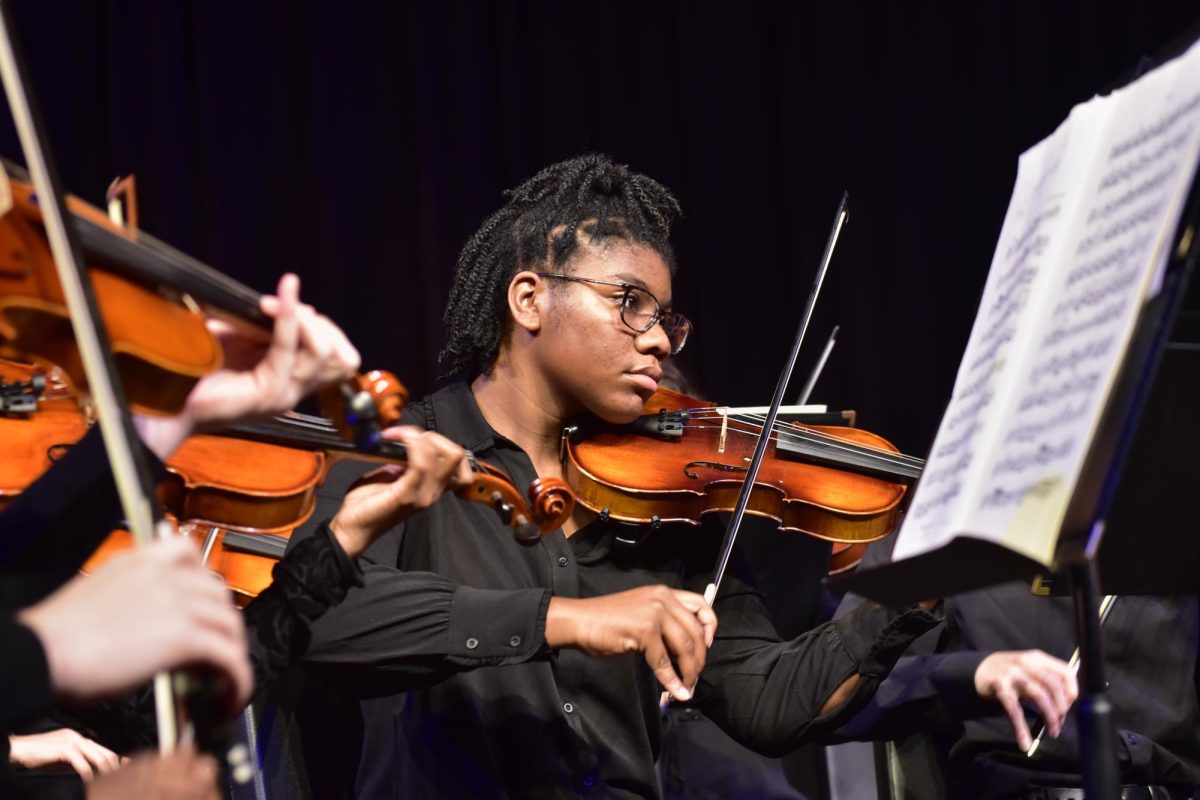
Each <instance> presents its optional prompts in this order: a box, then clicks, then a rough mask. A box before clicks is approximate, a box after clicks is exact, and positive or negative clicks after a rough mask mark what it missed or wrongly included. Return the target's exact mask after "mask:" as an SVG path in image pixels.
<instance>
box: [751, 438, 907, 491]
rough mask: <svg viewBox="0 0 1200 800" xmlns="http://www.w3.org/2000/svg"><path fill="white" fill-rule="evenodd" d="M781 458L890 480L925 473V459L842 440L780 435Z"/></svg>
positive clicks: (779, 452)
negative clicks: (882, 451) (795, 438)
mask: <svg viewBox="0 0 1200 800" xmlns="http://www.w3.org/2000/svg"><path fill="white" fill-rule="evenodd" d="M775 453H776V455H777V456H778V457H780V458H786V459H790V460H795V461H803V462H805V463H809V464H817V465H819V466H828V467H836V468H838V469H844V470H847V471H849V472H858V473H862V474H863V475H870V476H872V477H876V478H884V479H886V480H892V481H901V482H904V483H909V482H912V481H915V480H916V479H917V478H919V477H920V476H921V469H922V467H923V466H924V462H922V461H921V460H920V459H915V458H911V457H906V456H902V455H900V454H898V453H897V454H894V455H893V454H890V453H881V452H880V451H878V450H876V449H875V448H871V447H860V446H857V445H853V444H850V443H848V442H842V441H838V440H830V441H826V440H813V439H799V440H790V441H789V440H787V439H784V438H783V437H780V438H779V440H777V441H776V443H775Z"/></svg>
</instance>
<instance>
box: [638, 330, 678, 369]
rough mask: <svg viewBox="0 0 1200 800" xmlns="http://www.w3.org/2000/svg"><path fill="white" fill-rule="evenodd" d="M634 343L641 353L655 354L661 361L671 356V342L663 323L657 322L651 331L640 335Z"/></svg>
mask: <svg viewBox="0 0 1200 800" xmlns="http://www.w3.org/2000/svg"><path fill="white" fill-rule="evenodd" d="M634 343H635V345H636V346H637V350H638V352H639V353H647V354H653V355H655V356H656V357H657V358H658V359H659V360H660V361H661V360H662V359H664V358H666V357H667V356H669V355H671V340H670V339H668V338H667V332H666V330H665V329H664V328H663V326H662V322H655V323H654V324H653V325H651V326H650V328H649V330H645V331H642V332H641V333H639V334H638V335H637V338H636V339H634Z"/></svg>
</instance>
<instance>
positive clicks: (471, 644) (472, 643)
mask: <svg viewBox="0 0 1200 800" xmlns="http://www.w3.org/2000/svg"><path fill="white" fill-rule="evenodd" d="M476 647H479V640H478V639H476V638H475V637H474V636H472V637H471V638H470V639H467V649H468V650H474V649H475V648H476Z"/></svg>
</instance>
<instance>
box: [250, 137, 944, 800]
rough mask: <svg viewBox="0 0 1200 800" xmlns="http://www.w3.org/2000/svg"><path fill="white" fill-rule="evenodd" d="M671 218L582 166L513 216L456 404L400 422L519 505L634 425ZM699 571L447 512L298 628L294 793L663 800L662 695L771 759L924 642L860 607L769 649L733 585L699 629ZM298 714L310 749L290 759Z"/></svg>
mask: <svg viewBox="0 0 1200 800" xmlns="http://www.w3.org/2000/svg"><path fill="white" fill-rule="evenodd" d="M678 213H679V206H678V204H677V202H676V200H675V198H674V197H673V196H672V195H671V194H670V193H669V192H668V191H667V190H666V189H665V188H664V187H663V186H661V185H660V184H658V183H656V182H655V181H653V180H651V179H649V178H647V177H645V176H643V175H639V174H636V173H633V172H631V171H630V170H629V169H628V168H626V167H624V166H621V165H618V164H615V163H613V162H612V161H610V160H609V159H608V158H606V157H604V156H596V155H592V156H584V157H580V158H575V159H571V160H569V161H565V162H562V163H559V164H555V165H553V166H551V167H548V168H547V169H545V170H543V171H542V172H540V173H538V174H537V175H536V176H534V177H533V178H531V179H530V180H528V181H527V182H525V183H524V184H522V185H521V186H519V187H517V188H516V189H515V190H513V191H511V192H509V193H508V202H507V203H506V204H505V205H504V206H503V207H502V208H501V209H500V210H499V211H497V212H496V213H495V214H494V215H492V216H491V217H490V218H489V219H488V220H487V221H486V222H485V223H484V224H483V226H482V227H481V228H480V229H479V231H477V232H476V233H475V234H474V235H473V236H472V237H471V238H470V239H469V240H468V242H467V244H466V245H465V247H464V248H463V250H462V252H461V254H460V256H459V259H458V266H457V272H456V275H455V280H454V285H453V288H452V290H451V294H450V300H449V303H448V305H447V309H446V313H445V320H446V324H447V333H448V337H449V341H448V344H447V346H446V349H445V351H444V352H443V358H444V360H445V362H446V364H447V366H448V367H449V368H450V370H451V371H452V373H453V374H454V375H455V376H457V378H458V380H459V382H457V383H454V384H452V385H450V386H449V387H447V388H445V389H443V390H441V391H439V392H436V393H434V394H432V395H430V396H429V397H427V398H425V399H424V400H423V401H421V402H419V403H413V404H410V406H409V410H408V414H407V417H406V421H408V422H412V423H413V424H416V425H419V426H421V427H424V428H426V429H427V430H436V431H438V432H440V433H442V434H444V435H445V436H446V437H448V438H449V439H451V440H452V441H454V442H456V443H458V444H460V445H463V446H465V447H467V448H469V449H470V450H473V451H474V452H475V453H477V454H478V455H480V456H481V457H483V458H485V459H487V460H488V461H491V462H493V463H497V464H498V465H500V466H502V467H503V468H505V469H506V470H507V471H508V472H509V474H510V475H512V476H514V478H516V480H517V481H518V482H519V483H520V482H523V481H527V480H532V479H533V478H534V477H535V476H549V477H560V476H561V475H562V465H561V463H560V461H559V441H560V435H561V432H562V430H563V427H564V426H565V425H566V424H568V423H569V422H572V421H577V420H579V419H587V418H593V419H599V420H602V421H604V422H608V423H618V424H619V423H628V422H631V421H633V420H634V419H635V418H636V417H638V415H639V414H641V412H642V407H643V403H644V402H645V401H646V399H647V398H649V397H650V395H651V394H652V393H653V392H654V391H655V389H656V387H657V385H658V382H659V379H660V377H661V374H662V369H661V366H660V364H661V362H662V361H663V360H664V359H666V358H667V357H668V356H669V355H670V354H672V353H673V352H677V351H678V350H679V348H681V347H682V346H683V345H684V343H685V340H686V337H687V335H688V332H689V329H690V323H688V321H687V320H686V319H685V318H684V317H682V316H681V315H680V314H677V313H675V312H673V310H672V303H671V298H672V273H673V271H674V258H673V255H672V250H671V245H670V242H669V239H668V235H669V232H670V227H671V223H672V221H673V219H674V218H675V217H676V215H677V214H678ZM354 477H355V475H354V473H353V471H352V470H346V471H344V472H343V473H342V474H340V475H338V474H335V475H333V476H331V478H330V480H329V481H328V482H327V483H326V485H325V487H324V493H323V495H322V502H321V505H320V507H319V509H318V511H317V514H316V515H315V516H314V519H319V518H330V517H332V519H333V522H332V523H331V526H332V527H334V528H335V529H336V528H337V527H338V526H339V524H340V523H339V520H340V518H341V517H342V515H343V513H344V508H343V509H340V510H339V503H341V499H342V498H341V491H340V489H339V485H341V486H345V485H347V484H348V483H349V482H351V481H353V479H354ZM300 540H301V536H300V534H299V532H298V534H297V535H296V536H295V537H293V541H294V542H296V541H300ZM632 540H637V541H638V543H637V544H636V545H634V544H629V543H628V542H630V541H632ZM715 556H716V541H715V540H709V541H706V540H705V538H704V537H702V536H697V535H696V532H695V529H692V528H688V529H686V530H676V529H673V528H671V526H663V527H662V528H660V529H658V530H654V531H651V530H649V529H648V526H647V527H646V528H637V529H630V528H627V527H624V526H619V525H617V524H615V523H613V522H611V521H609V520H605V519H602V518H599V517H595V516H594V515H589V514H588V513H587V512H584V511H581V510H577V512H576V514H575V516H574V517H573V518H572V519H571V520H570V521H569V522H568V523H567V524H566V525H564V526H563V528H562V529H561V530H560V531H556V532H554V533H553V534H551V535H548V536H545V537H543V538H542V539H541V540H540V541H538V542H536V543H535V544H533V545H532V546H524V545H521V544H519V543H517V542H514V541H513V540H512V537H511V536H507V535H504V534H503V533H502V531H501V530H499V529H498V525H497V523H495V522H494V521H493V520H492V519H489V518H488V515H487V514H485V513H483V512H482V510H481V509H475V508H471V507H470V506H469V505H468V504H464V503H461V502H459V501H458V500H456V499H454V498H452V497H443V498H441V499H440V500H438V501H437V502H436V503H434V504H433V506H432V508H430V509H429V510H428V511H426V512H423V513H419V514H415V515H413V516H412V517H411V518H410V519H408V520H407V521H406V522H405V523H403V524H402V525H399V526H397V527H396V528H395V529H393V530H392V531H389V532H388V533H386V534H384V535H383V536H381V537H380V538H379V539H378V540H377V541H376V542H375V543H374V544H373V545H372V546H371V547H370V548H369V549H368V551H367V552H366V554H365V555H364V558H363V562H364V570H363V571H364V583H365V586H364V587H362V588H361V589H353V590H351V592H350V593H349V594H348V596H347V598H346V600H345V602H343V603H342V604H341V605H339V606H338V607H337V608H335V609H332V610H331V611H330V612H329V613H328V614H326V615H325V616H324V617H322V619H320V620H318V621H317V623H316V624H315V626H314V628H313V639H312V643H311V645H310V647H309V650H308V652H307V653H306V655H305V662H306V664H307V666H308V668H309V669H308V672H309V680H310V686H309V688H308V691H307V692H306V699H305V700H302V702H301V703H300V705H299V707H298V709H297V712H296V713H297V717H296V718H297V719H298V720H300V721H301V724H300V726H299V730H298V733H299V735H300V737H301V744H302V745H305V746H307V745H310V744H315V743H316V741H315V740H316V737H317V736H319V744H320V747H319V748H314V749H311V750H309V751H308V752H307V753H306V754H305V757H304V765H305V766H307V768H308V771H309V776H308V777H309V780H310V784H309V790H310V791H311V792H312V794H313V795H314V796H320V797H330V796H335V795H337V794H338V793H341V794H351V793H353V794H356V795H358V796H369V797H398V798H399V797H414V796H438V797H528V796H570V795H575V794H583V795H593V796H639V797H654V796H657V795H658V786H657V780H656V778H655V771H654V759H655V757H656V755H657V751H658V745H659V736H660V730H659V725H660V722H659V710H658V708H659V707H658V702H659V694H660V692H661V691H662V689H663V688H665V689H666V690H667V691H669V692H670V694H671V695H672V696H673V697H674V698H675V699H677V700H680V701H691V702H694V703H695V704H696V705H697V706H698V707H700V708H702V709H703V710H704V711H705V713H706V714H708V715H710V716H711V717H712V718H713V719H715V720H716V721H718V723H719V724H720V725H721V726H722V727H723V728H725V729H726V730H727V731H729V732H730V733H731V734H733V735H734V736H735V737H736V738H737V739H739V740H740V741H742V742H744V743H746V744H748V745H750V746H752V747H754V748H755V749H758V750H762V751H766V752H775V753H778V752H782V751H786V750H788V749H791V748H794V747H795V746H796V745H798V744H799V743H800V742H802V741H803V740H804V739H805V738H806V737H808V736H810V735H812V734H813V733H814V732H816V731H817V730H820V729H824V728H826V727H830V726H836V725H837V724H838V723H839V722H840V721H841V720H842V719H844V718H845V717H847V716H848V715H849V714H850V713H851V712H852V711H853V709H854V708H855V707H857V706H858V705H859V704H860V703H861V701H862V699H863V698H864V697H865V696H866V695H867V694H869V693H870V692H871V691H872V689H873V688H874V686H875V685H876V684H877V682H878V681H879V680H880V678H881V677H882V676H883V675H885V674H886V673H887V671H888V669H889V668H890V666H891V664H892V662H893V661H894V660H895V658H897V657H898V656H899V654H900V653H901V651H903V649H904V648H905V646H907V644H908V643H909V642H910V641H911V640H912V639H913V638H915V637H916V636H917V635H919V634H920V633H921V632H922V631H924V630H925V629H927V628H928V627H930V626H931V625H933V624H934V623H935V618H934V617H933V616H932V615H931V614H930V613H928V612H927V611H925V610H923V609H920V608H915V607H914V608H912V609H908V610H905V611H902V612H896V611H890V610H884V609H877V608H863V609H862V610H861V611H860V612H859V613H857V614H855V615H853V617H851V618H847V619H846V620H843V621H840V622H837V623H832V624H828V625H825V626H822V627H819V628H817V629H815V630H812V631H810V632H808V633H805V634H802V635H800V636H799V637H798V638H796V639H794V640H792V641H782V640H781V639H780V637H779V636H778V634H777V633H776V631H775V629H774V627H773V626H772V624H771V622H770V620H769V618H768V616H767V615H765V614H764V613H763V606H762V601H761V597H760V596H759V595H758V593H757V592H756V591H755V588H754V586H753V585H752V584H751V583H749V582H747V581H746V580H744V577H745V576H744V575H743V574H736V575H734V576H733V578H732V580H730V579H727V583H726V584H724V587H723V591H722V593H721V594H719V595H718V597H717V600H716V603H715V605H714V607H713V608H709V607H708V606H707V605H706V604H705V603H704V602H703V598H702V597H701V596H700V595H699V594H697V593H695V591H693V590H698V589H702V588H703V586H704V584H705V583H706V582H707V581H708V580H709V579H710V578H711V574H712V569H713V566H714V562H715ZM734 572H735V573H737V572H739V570H738V569H737V568H736V566H735V569H734ZM718 617H720V625H719V626H718V624H717V618H718ZM318 682H319V683H318ZM333 687H336V688H337V690H339V691H340V692H341V693H342V694H343V696H346V695H348V696H349V697H348V698H346V699H348V700H357V701H360V703H359V704H358V705H355V706H354V707H353V710H352V713H353V717H358V716H359V715H360V714H361V721H362V727H361V730H358V731H349V732H345V733H343V732H342V731H340V730H339V731H338V732H337V733H336V734H331V733H330V731H331V730H334V729H333V728H331V727H330V725H332V724H333V723H332V722H331V721H330V720H331V717H328V716H322V715H321V714H318V712H317V706H318V705H322V706H324V707H325V710H326V711H328V710H329V709H328V706H329V705H330V702H329V700H330V695H329V693H330V692H332V691H334V688H333ZM334 710H335V711H336V709H334ZM342 710H343V711H344V710H345V709H342ZM313 715H316V716H315V720H316V724H319V725H320V726H322V727H321V728H320V730H319V732H318V731H316V730H313V729H312V728H310V729H308V730H309V731H311V732H312V735H311V736H309V735H305V734H306V730H305V724H311V723H310V722H309V721H310V720H313V719H314V717H313ZM296 732H297V731H295V730H292V731H290V733H296ZM331 742H333V743H337V745H340V746H341V748H342V751H341V752H338V747H337V746H335V747H334V748H330V746H329V745H330V743H331ZM359 742H361V749H359V747H358V743H359ZM276 744H277V745H278V744H279V743H278V742H277V743H276ZM347 748H348V749H349V750H350V752H346V749H347ZM343 768H344V769H345V771H344V772H338V771H337V770H339V769H343ZM269 777H271V776H269ZM294 777H295V776H288V777H287V779H288V780H291V779H292V778H294ZM285 793H286V792H285Z"/></svg>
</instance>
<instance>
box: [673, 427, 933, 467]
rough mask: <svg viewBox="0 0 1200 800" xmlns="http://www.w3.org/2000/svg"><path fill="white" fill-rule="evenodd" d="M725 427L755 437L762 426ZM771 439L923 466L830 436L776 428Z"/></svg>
mask: <svg viewBox="0 0 1200 800" xmlns="http://www.w3.org/2000/svg"><path fill="white" fill-rule="evenodd" d="M735 421H737V422H741V421H740V420H735ZM743 424H745V423H743ZM685 427H694V428H706V429H711V430H718V429H720V428H721V427H722V426H718V425H712V424H703V423H702V424H698V425H685ZM725 427H726V430H727V431H731V432H734V433H740V434H743V435H746V436H757V435H758V431H759V430H760V429H761V427H762V426H761V425H760V426H755V428H754V429H753V430H745V429H743V428H740V427H738V426H733V427H728V426H725ZM773 438H774V439H775V441H776V443H777V444H778V442H780V441H783V442H784V443H787V444H793V443H807V444H813V445H821V446H824V447H826V448H828V449H830V450H834V451H841V452H842V453H845V454H848V455H857V456H860V457H863V458H866V459H869V460H874V461H876V462H881V463H885V464H888V465H891V466H897V467H900V466H907V467H912V468H919V467H921V466H922V465H923V464H924V461H922V460H921V459H918V458H913V457H911V456H905V455H903V454H901V453H893V452H891V451H888V450H882V449H880V448H875V447H870V446H866V445H859V444H856V443H854V442H846V441H844V440H842V439H838V438H837V437H832V436H821V435H815V436H814V435H809V434H805V433H804V432H794V431H789V430H787V429H781V428H779V427H776V429H775V431H774V434H773Z"/></svg>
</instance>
